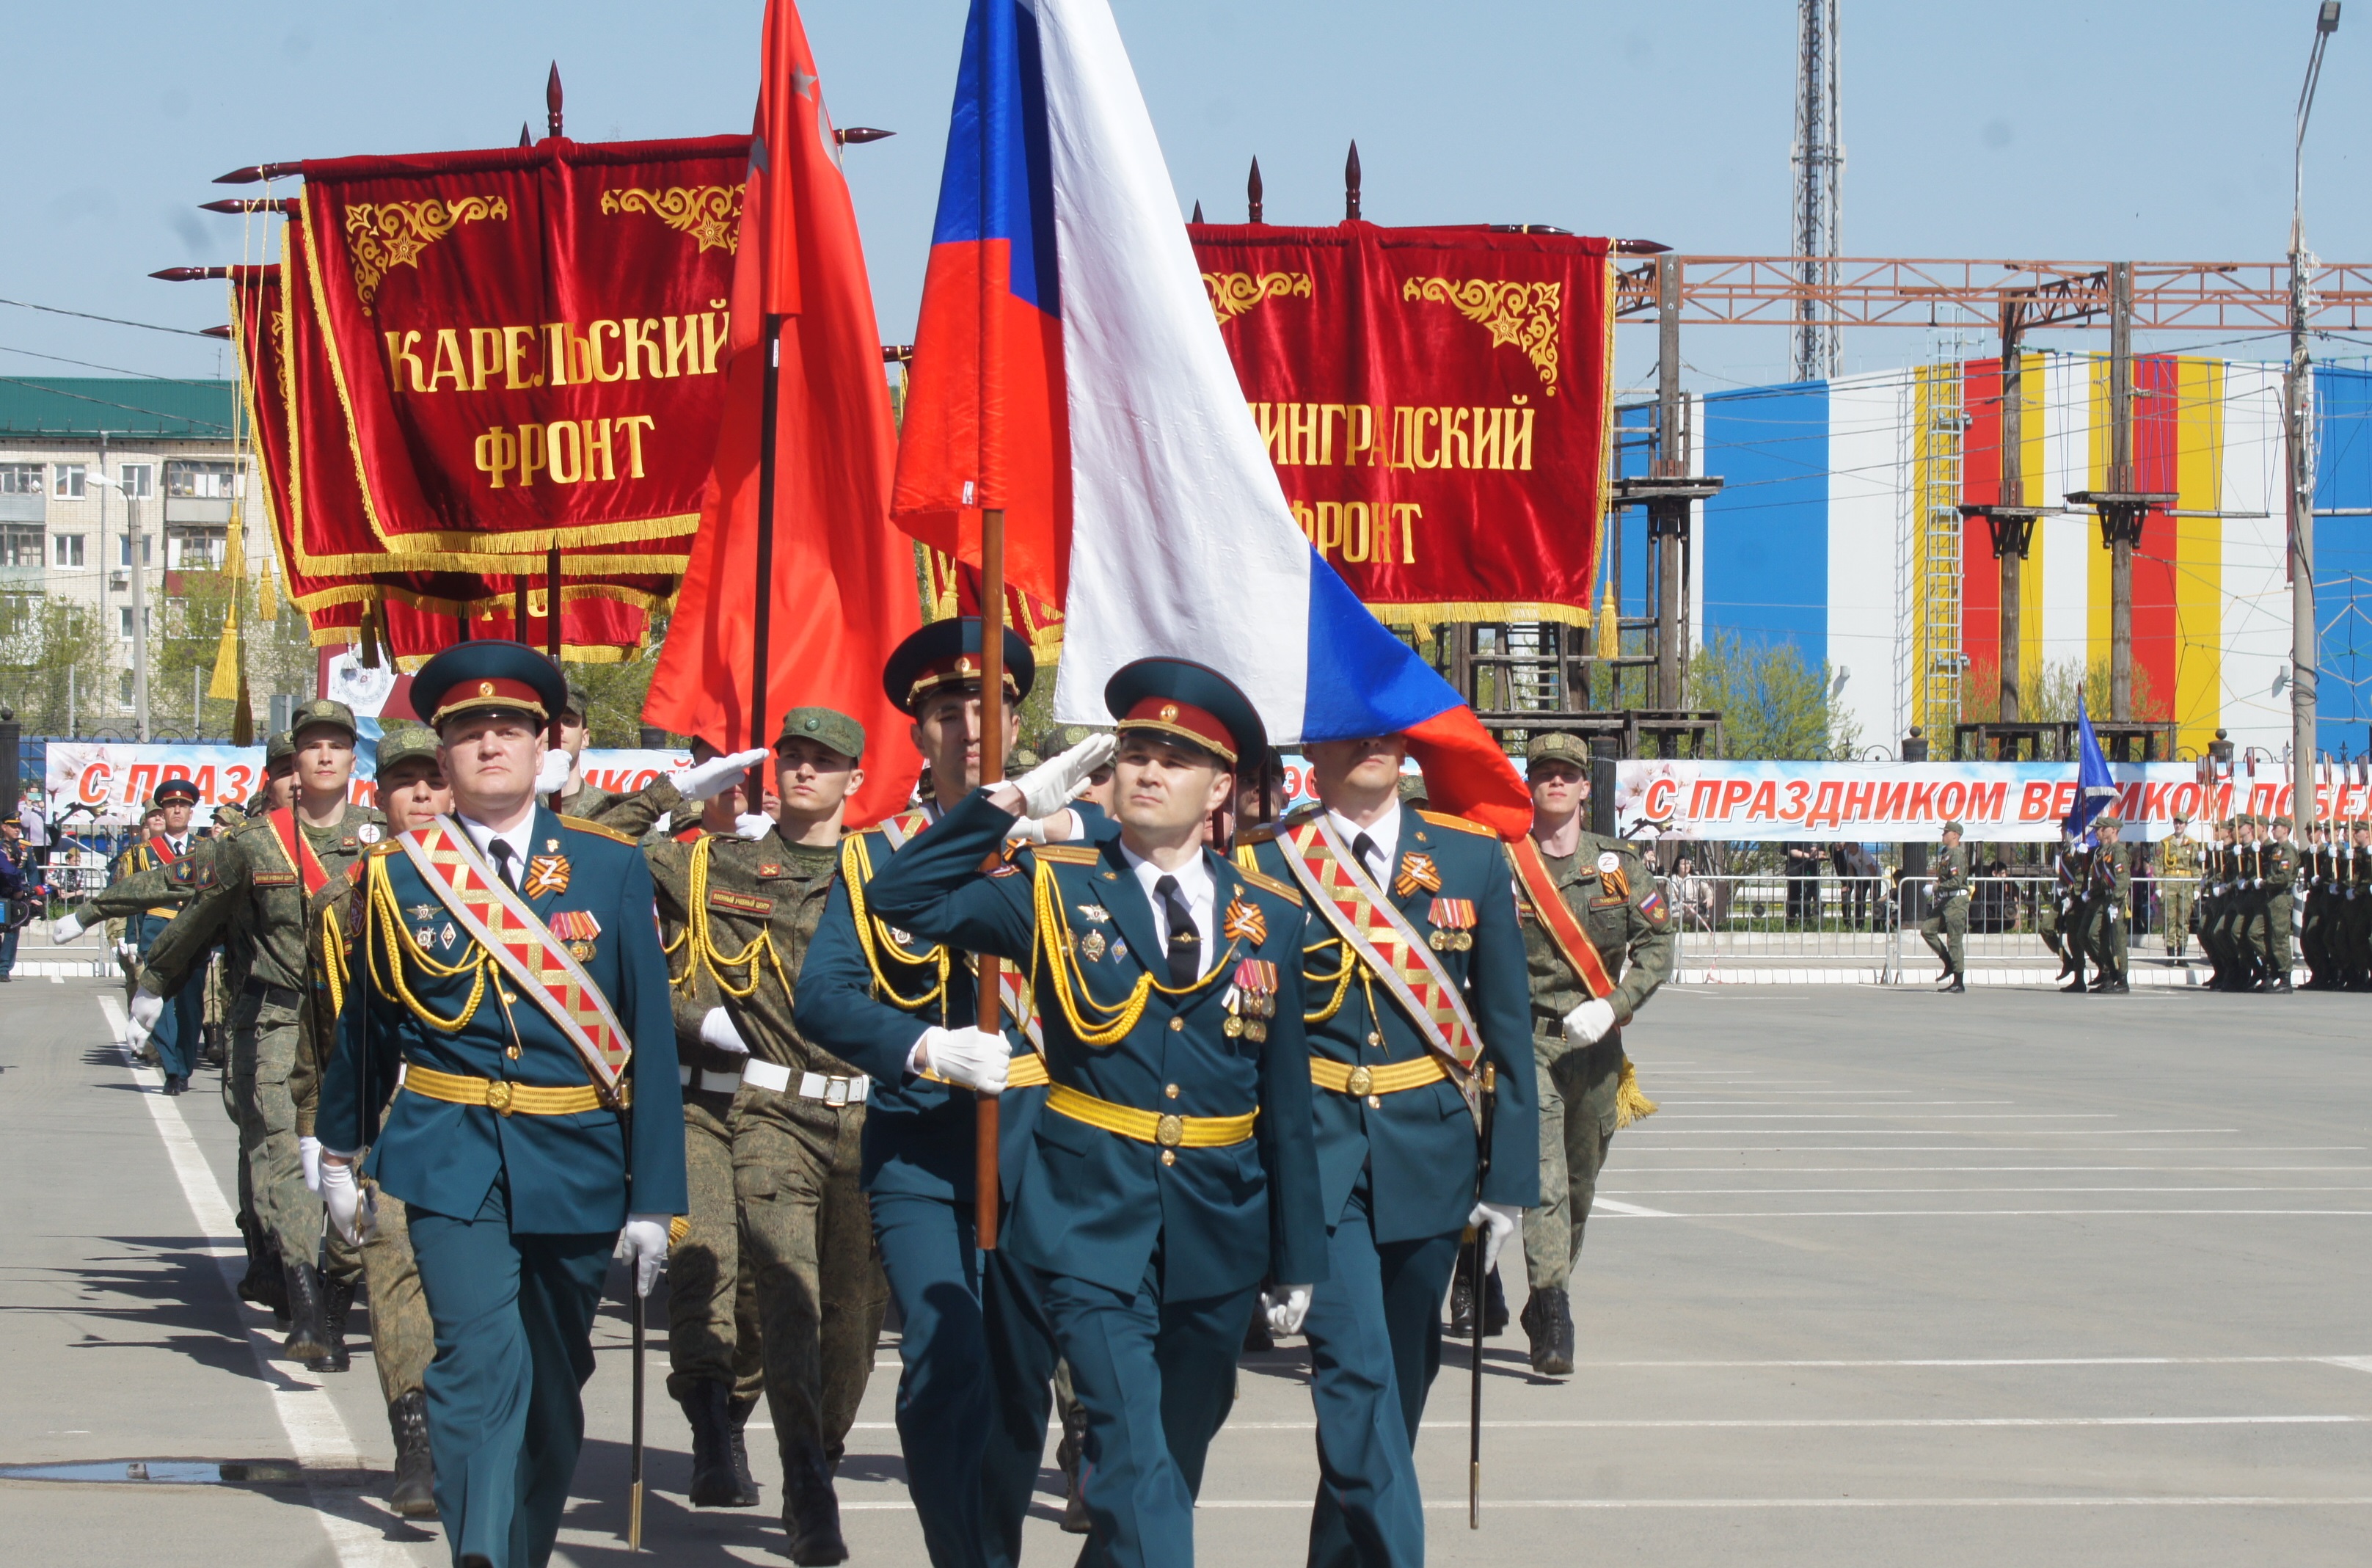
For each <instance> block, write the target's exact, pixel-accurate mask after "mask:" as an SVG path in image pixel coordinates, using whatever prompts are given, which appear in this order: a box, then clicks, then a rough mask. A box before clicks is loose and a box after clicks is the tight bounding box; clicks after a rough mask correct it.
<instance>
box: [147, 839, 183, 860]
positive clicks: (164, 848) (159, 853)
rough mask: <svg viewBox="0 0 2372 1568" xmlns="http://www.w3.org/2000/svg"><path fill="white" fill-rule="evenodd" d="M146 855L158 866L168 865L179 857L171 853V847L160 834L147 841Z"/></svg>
mask: <svg viewBox="0 0 2372 1568" xmlns="http://www.w3.org/2000/svg"><path fill="white" fill-rule="evenodd" d="M148 853H149V854H151V855H153V856H155V857H156V861H157V865H172V864H173V863H174V862H175V861H177V860H179V859H180V858H181V857H180V855H178V854H174V853H173V845H172V843H171V842H170V841H169V840H168V839H167V838H166V837H165V836H164V835H163V834H162V833H159V834H157V836H156V837H155V838H153V839H150V840H149V841H148Z"/></svg>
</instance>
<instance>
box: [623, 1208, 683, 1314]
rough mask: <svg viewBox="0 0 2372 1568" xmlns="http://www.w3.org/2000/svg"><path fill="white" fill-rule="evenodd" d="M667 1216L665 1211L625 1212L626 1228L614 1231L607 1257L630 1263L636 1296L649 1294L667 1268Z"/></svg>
mask: <svg viewBox="0 0 2372 1568" xmlns="http://www.w3.org/2000/svg"><path fill="white" fill-rule="evenodd" d="M668 1219H669V1216H668V1215H666V1214H629V1215H627V1216H626V1228H625V1229H623V1230H622V1231H620V1232H619V1233H618V1247H617V1250H616V1251H614V1252H612V1253H610V1257H612V1258H615V1259H616V1260H618V1261H620V1262H622V1263H623V1262H629V1261H631V1262H632V1263H633V1264H634V1294H635V1295H650V1294H651V1286H653V1285H655V1284H657V1283H659V1273H660V1272H661V1271H662V1270H664V1269H665V1268H666V1267H667V1256H668Z"/></svg>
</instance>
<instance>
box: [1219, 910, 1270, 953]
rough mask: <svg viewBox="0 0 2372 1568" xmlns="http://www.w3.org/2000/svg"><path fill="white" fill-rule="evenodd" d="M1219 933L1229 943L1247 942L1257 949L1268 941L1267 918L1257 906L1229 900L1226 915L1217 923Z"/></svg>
mask: <svg viewBox="0 0 2372 1568" xmlns="http://www.w3.org/2000/svg"><path fill="white" fill-rule="evenodd" d="M1219 931H1220V933H1221V935H1225V936H1226V937H1227V940H1228V941H1230V942H1236V941H1244V942H1249V943H1250V944H1251V945H1252V946H1253V947H1259V946H1260V945H1261V944H1262V943H1263V942H1265V941H1267V940H1268V916H1267V915H1266V914H1264V913H1262V911H1261V907H1260V905H1258V904H1255V903H1247V902H1246V901H1245V900H1242V899H1230V900H1227V915H1226V916H1225V917H1224V918H1223V919H1222V920H1221V921H1220V922H1219Z"/></svg>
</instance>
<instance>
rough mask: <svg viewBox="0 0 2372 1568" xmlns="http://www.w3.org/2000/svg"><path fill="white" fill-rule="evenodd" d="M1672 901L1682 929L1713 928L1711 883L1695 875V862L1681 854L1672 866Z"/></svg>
mask: <svg viewBox="0 0 2372 1568" xmlns="http://www.w3.org/2000/svg"><path fill="white" fill-rule="evenodd" d="M1672 903H1673V906H1674V907H1675V908H1677V909H1678V910H1679V911H1680V919H1681V921H1682V922H1683V925H1682V929H1684V930H1698V931H1710V930H1712V929H1713V884H1712V883H1710V882H1708V881H1706V880H1705V879H1704V878H1703V877H1700V876H1698V875H1697V866H1696V862H1695V861H1693V860H1691V859H1690V858H1689V857H1688V856H1687V855H1682V856H1680V859H1679V861H1678V862H1676V863H1675V864H1674V865H1673V866H1672Z"/></svg>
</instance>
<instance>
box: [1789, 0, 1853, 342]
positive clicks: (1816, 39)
mask: <svg viewBox="0 0 2372 1568" xmlns="http://www.w3.org/2000/svg"><path fill="white" fill-rule="evenodd" d="M1840 108H1841V100H1840V95H1839V92H1838V86H1837V0H1796V143H1795V146H1794V149H1793V150H1792V151H1791V152H1790V154H1789V156H1788V160H1787V161H1788V165H1789V168H1790V169H1791V170H1792V172H1793V175H1794V196H1795V215H1796V222H1795V234H1794V236H1793V237H1792V242H1791V245H1790V250H1792V251H1793V253H1794V255H1795V257H1796V262H1795V264H1796V267H1797V268H1798V269H1799V271H1800V273H1801V275H1802V278H1803V283H1804V286H1805V288H1806V289H1807V291H1810V290H1813V289H1820V288H1829V289H1832V288H1834V287H1835V286H1836V282H1837V268H1836V258H1837V257H1838V256H1840V255H1842V254H1843V251H1844V171H1845V148H1844V142H1843V139H1842V138H1843V131H1842V128H1841V126H1840V124H1839V121H1838V113H1839V110H1840ZM1821 315H1822V311H1821V309H1820V305H1819V304H1818V303H1817V302H1816V301H1815V300H1813V299H1811V298H1809V297H1807V298H1804V299H1802V300H1800V301H1798V303H1797V304H1796V380H1798V381H1821V380H1827V379H1829V378H1830V377H1834V376H1837V375H1839V374H1841V373H1842V372H1843V368H1844V333H1843V329H1842V328H1840V327H1838V326H1837V325H1836V324H1835V322H1834V321H1833V320H1831V321H1830V322H1829V323H1828V324H1826V325H1823V324H1822V323H1821V321H1820V317H1821Z"/></svg>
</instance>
